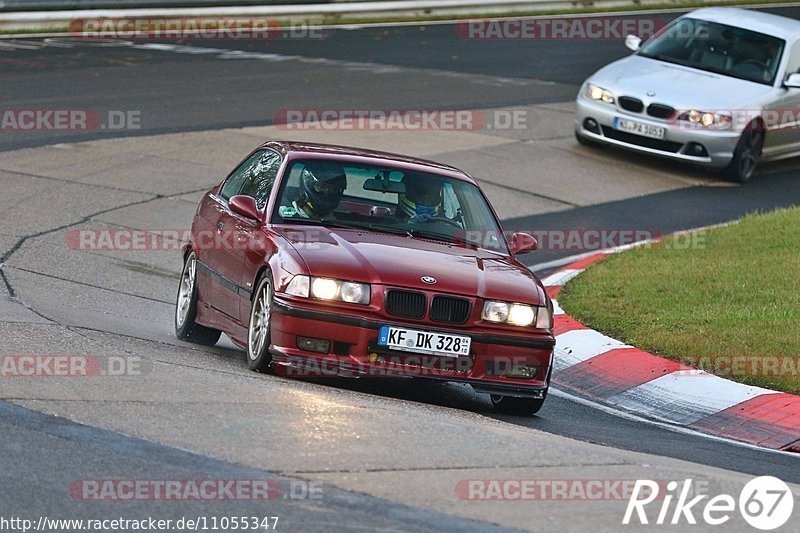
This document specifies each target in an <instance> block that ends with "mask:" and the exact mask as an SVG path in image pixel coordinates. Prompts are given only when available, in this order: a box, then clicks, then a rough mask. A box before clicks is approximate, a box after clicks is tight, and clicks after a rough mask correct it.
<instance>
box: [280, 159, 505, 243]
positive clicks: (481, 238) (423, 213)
mask: <svg viewBox="0 0 800 533" xmlns="http://www.w3.org/2000/svg"><path fill="white" fill-rule="evenodd" d="M285 176H286V177H285V178H284V179H283V180H282V186H281V191H280V196H279V201H278V203H277V205H276V207H275V211H274V213H273V216H272V222H273V223H274V224H297V223H299V224H319V225H324V226H330V227H343V226H345V227H354V228H359V229H361V228H363V229H370V230H372V231H385V232H387V233H398V234H404V235H410V236H414V237H421V238H427V239H434V240H441V241H444V242H448V243H466V244H470V245H473V246H476V247H479V248H485V249H489V250H492V251H497V252H501V253H508V248H507V246H506V242H505V239H504V238H503V236H502V230H501V229H500V226H499V224H498V223H497V219H496V217H495V215H494V213H493V211H492V210H491V208H490V207H489V204H488V202H487V200H486V198H485V197H484V195H483V193H482V192H481V191H480V189H479V188H478V187H476V186H475V185H473V184H471V183H468V182H466V181H462V180H458V179H454V178H450V177H447V176H443V175H441V174H434V173H428V172H417V171H408V170H405V169H399V168H392V167H386V166H371V165H363V164H358V165H354V164H349V163H346V162H345V163H341V162H335V163H334V162H331V161H329V160H327V161H323V160H313V159H301V160H294V161H292V162H291V163H290V164H289V167H288V168H287V169H286V174H285Z"/></svg>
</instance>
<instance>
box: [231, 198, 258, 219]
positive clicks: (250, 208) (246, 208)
mask: <svg viewBox="0 0 800 533" xmlns="http://www.w3.org/2000/svg"><path fill="white" fill-rule="evenodd" d="M228 206H229V207H230V208H231V211H233V212H234V213H236V214H237V215H242V216H243V217H245V218H249V219H250V220H261V215H260V214H259V213H258V206H256V199H255V198H253V197H252V196H246V195H244V194H237V195H236V196H234V197H233V198H231V199H230V200H228Z"/></svg>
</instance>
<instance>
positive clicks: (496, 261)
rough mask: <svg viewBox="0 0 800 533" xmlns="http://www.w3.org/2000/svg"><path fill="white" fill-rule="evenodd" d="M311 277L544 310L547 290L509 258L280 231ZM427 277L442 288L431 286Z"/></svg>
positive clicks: (397, 240)
mask: <svg viewBox="0 0 800 533" xmlns="http://www.w3.org/2000/svg"><path fill="white" fill-rule="evenodd" d="M279 233H280V234H282V235H283V236H284V237H285V238H286V239H287V240H288V241H289V242H290V243H291V244H292V246H293V247H294V248H295V250H297V252H298V253H299V254H300V256H301V257H302V259H303V261H305V263H306V265H307V266H308V269H309V273H310V274H311V275H312V276H321V277H331V278H339V279H346V280H353V281H363V282H367V283H379V284H383V285H393V286H398V287H406V288H417V289H423V290H429V291H437V292H446V293H453V294H461V295H464V296H478V297H481V298H491V299H498V300H505V301H512V302H521V303H529V304H534V305H536V304H540V305H543V302H544V301H545V295H544V289H543V288H542V286H541V283H540V282H539V280H538V279H537V278H536V277H535V276H534V275H533V274H532V273H531V272H530V270H528V269H527V268H525V266H524V265H522V264H520V263H519V262H517V261H516V260H514V259H513V258H510V257H506V256H501V255H498V254H493V253H490V252H487V251H483V250H475V249H471V248H466V247H460V246H457V245H452V246H451V245H447V244H445V243H441V242H437V241H432V240H426V239H420V238H416V237H406V236H403V235H392V234H387V233H379V232H372V231H357V230H349V229H330V230H325V229H323V228H319V227H310V226H291V227H283V228H282V229H281V230H279ZM423 276H432V277H434V278H436V280H437V282H436V284H433V285H428V284H425V283H423V282H422V279H421V278H422V277H423Z"/></svg>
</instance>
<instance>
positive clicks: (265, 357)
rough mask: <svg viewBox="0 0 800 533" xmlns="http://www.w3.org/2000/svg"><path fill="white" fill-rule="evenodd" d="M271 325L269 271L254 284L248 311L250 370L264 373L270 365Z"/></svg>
mask: <svg viewBox="0 0 800 533" xmlns="http://www.w3.org/2000/svg"><path fill="white" fill-rule="evenodd" d="M271 325H272V278H271V276H270V273H269V271H267V272H264V274H262V275H261V278H259V280H258V283H256V290H255V292H253V305H252V306H251V309H250V323H249V324H248V326H247V364H248V366H249V367H250V370H253V371H255V372H261V373H266V372H268V371H269V370H270V366H271V365H272V354H270V353H269V346H270V344H271V335H270V333H271Z"/></svg>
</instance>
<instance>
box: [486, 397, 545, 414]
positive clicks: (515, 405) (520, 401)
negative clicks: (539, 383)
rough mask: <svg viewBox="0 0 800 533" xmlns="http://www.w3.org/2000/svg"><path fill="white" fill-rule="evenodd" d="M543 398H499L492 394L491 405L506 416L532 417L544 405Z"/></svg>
mask: <svg viewBox="0 0 800 533" xmlns="http://www.w3.org/2000/svg"><path fill="white" fill-rule="evenodd" d="M546 397H547V393H545V396H544V398H518V397H516V396H499V395H497V394H492V395H491V398H492V405H493V406H494V408H495V409H497V410H498V411H499V412H501V413H504V414H507V415H517V416H532V415H535V414H536V413H538V412H539V409H541V408H542V406H543V405H544V400H545V398H546Z"/></svg>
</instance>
